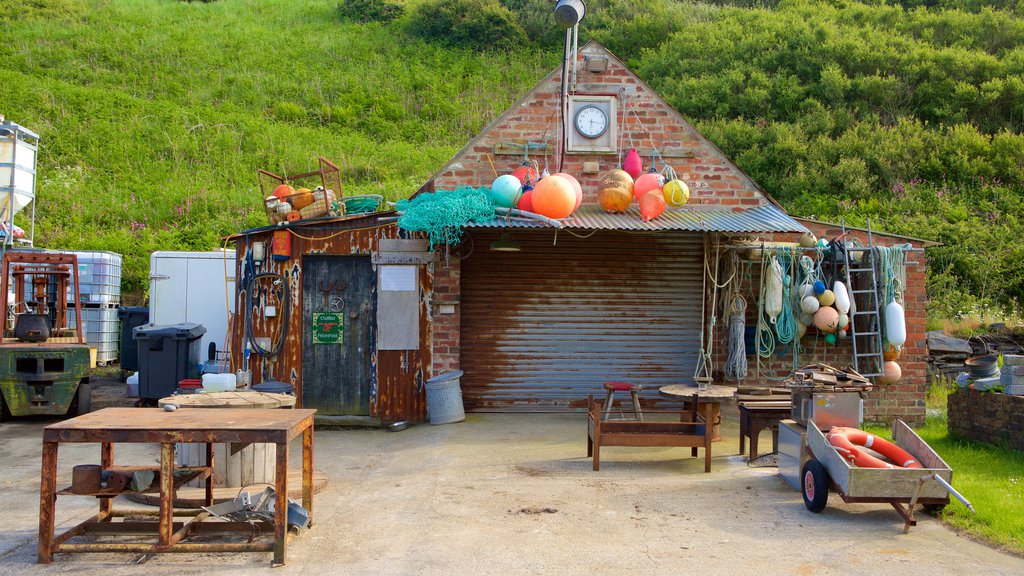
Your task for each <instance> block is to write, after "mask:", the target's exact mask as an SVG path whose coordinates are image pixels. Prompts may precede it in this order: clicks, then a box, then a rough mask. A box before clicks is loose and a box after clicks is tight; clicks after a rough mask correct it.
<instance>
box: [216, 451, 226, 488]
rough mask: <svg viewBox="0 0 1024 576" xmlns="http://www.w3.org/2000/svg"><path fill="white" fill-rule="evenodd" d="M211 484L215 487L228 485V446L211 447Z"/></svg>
mask: <svg viewBox="0 0 1024 576" xmlns="http://www.w3.org/2000/svg"><path fill="white" fill-rule="evenodd" d="M213 483H214V485H216V486H227V483H228V445H227V444H223V443H220V444H214V445H213Z"/></svg>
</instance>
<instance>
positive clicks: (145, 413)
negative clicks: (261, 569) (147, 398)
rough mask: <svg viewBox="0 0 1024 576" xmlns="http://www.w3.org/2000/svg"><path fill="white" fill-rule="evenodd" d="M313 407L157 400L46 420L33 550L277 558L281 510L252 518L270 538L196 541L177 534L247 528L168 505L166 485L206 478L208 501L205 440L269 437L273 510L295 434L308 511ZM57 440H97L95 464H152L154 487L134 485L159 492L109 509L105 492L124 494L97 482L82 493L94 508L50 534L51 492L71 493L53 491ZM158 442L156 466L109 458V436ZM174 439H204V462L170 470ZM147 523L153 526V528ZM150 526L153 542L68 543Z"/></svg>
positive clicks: (283, 505) (283, 489)
mask: <svg viewBox="0 0 1024 576" xmlns="http://www.w3.org/2000/svg"><path fill="white" fill-rule="evenodd" d="M315 413H316V410H251V409H231V408H211V409H207V410H179V411H174V412H166V411H164V410H162V409H160V408H107V409H104V410H100V411H97V412H92V413H89V414H86V415H84V416H79V417H77V418H72V419H71V420H65V421H63V422H59V423H57V424H51V425H49V426H47V427H46V428H44V429H43V459H42V472H41V483H40V491H39V556H38V561H39V563H41V564H48V563H50V562H52V561H53V554H54V553H55V552H134V553H153V552H255V551H263V552H269V551H271V550H273V552H274V560H273V565H281V564H284V562H285V545H286V542H287V536H288V517H287V513H284V514H276V515H275V517H274V522H273V524H270V523H268V522H257V524H259V525H262V528H263V529H265V530H267V531H269V529H270V528H273V532H274V541H273V542H272V543H266V542H252V541H249V542H231V543H222V542H217V543H198V542H185V540H187V539H188V537H189V536H191V535H192V534H197V533H203V532H225V531H228V532H230V531H235V530H240V531H243V532H245V533H246V534H247V535H249V536H253V535H255V533H256V532H254V530H253V526H252V525H250V524H249V523H248V522H203V521H204V520H206V519H208V518H209V517H210V514H209V513H207V512H201V511H181V510H179V511H175V510H174V508H173V498H174V491H175V490H176V488H177V487H178V486H180V485H181V484H183V483H185V482H186V481H188V480H191V479H193V478H195V477H202V478H205V479H206V503H207V504H212V503H213V479H212V473H213V444H214V443H216V442H240V443H248V442H268V443H273V444H276V445H277V458H276V459H277V472H276V479H275V480H276V482H275V486H274V488H275V490H276V501H275V503H274V504H275V506H274V508H275V510H287V509H288V443H289V442H290V441H291V440H293V439H294V438H296V437H297V436H299V435H300V434H301V435H302V505H303V507H304V508H305V509H306V510H307V511H308V512H309V514H310V519H311V521H312V517H313V414H315ZM63 442H90V443H98V444H100V445H101V450H100V460H101V462H100V464H101V466H102V467H103V468H104V469H105V470H113V471H118V472H124V473H129V474H130V473H132V472H135V471H139V470H152V471H155V472H158V473H159V476H158V483H159V488H158V489H154V488H152V487H150V488H148V489H145V490H142V492H159V494H160V510H159V512H156V513H147V512H145V511H142V512H140V511H137V510H131V511H126V510H115V509H113V505H112V504H113V502H112V500H113V498H114V497H116V496H118V495H120V494H125V492H120V493H110V492H105V491H104V490H100V491H99V492H97V493H94V494H90V495H92V496H95V497H97V498H98V499H99V512H98V513H97V514H96V515H94V516H93V517H92V518H90V519H89V520H86V521H85V522H83V523H81V524H79V525H78V526H75V527H74V528H71V529H70V530H68V531H67V532H64V533H63V534H61V535H59V536H56V537H55V535H54V517H55V508H56V503H57V496H58V495H64V494H71V491H70V489H65V490H61V491H60V492H58V491H57V449H58V447H59V446H60V444H61V443H63ZM121 442H128V443H151V444H160V465H159V466H115V465H114V444H116V443H121ZM178 442H198V443H204V444H206V465H205V466H197V467H179V468H177V470H178V471H179V472H181V473H182V474H180V475H179V476H178V477H175V475H174V472H175V466H174V445H175V444H176V443H178ZM145 515H151V516H157V518H158V521H157V522H139V521H136V520H131V521H129V520H128V519H127V518H126V519H125V521H122V522H112V519H113V518H125V517H126V516H131V517H133V518H134V517H136V516H145ZM175 516H193V518H192V519H191V520H189V521H187V522H175V521H174V517H175ZM154 528H155V530H154ZM153 532H156V533H157V541H156V543H146V542H102V543H74V544H72V543H68V540H71V539H72V538H74V537H76V536H80V535H83V534H87V533H98V534H132V535H136V534H139V533H153Z"/></svg>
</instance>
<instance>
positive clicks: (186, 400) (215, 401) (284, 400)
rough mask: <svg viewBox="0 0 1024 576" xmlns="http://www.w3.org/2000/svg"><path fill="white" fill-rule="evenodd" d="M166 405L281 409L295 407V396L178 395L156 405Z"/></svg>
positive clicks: (244, 392)
mask: <svg viewBox="0 0 1024 576" xmlns="http://www.w3.org/2000/svg"><path fill="white" fill-rule="evenodd" d="M167 404H174V405H175V406H177V407H178V408H282V407H286V406H295V396H292V395H291V394H274V393H271V392H253V391H251V390H238V391H235V392H209V393H195V394H178V395H175V396H168V397H166V398H161V399H160V402H159V403H158V405H159V406H160V407H161V408H163V407H164V406H165V405H167Z"/></svg>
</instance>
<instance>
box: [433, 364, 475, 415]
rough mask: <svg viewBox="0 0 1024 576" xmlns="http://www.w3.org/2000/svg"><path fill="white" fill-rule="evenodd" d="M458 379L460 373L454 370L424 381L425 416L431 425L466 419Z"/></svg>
mask: <svg viewBox="0 0 1024 576" xmlns="http://www.w3.org/2000/svg"><path fill="white" fill-rule="evenodd" d="M459 378H462V371H461V370H455V371H454V372H445V373H444V374H440V375H438V376H434V377H433V378H431V379H430V380H427V381H426V383H425V388H426V389H427V416H428V417H429V418H430V423H431V424H434V425H437V424H451V423H453V422H462V421H463V420H465V419H466V411H465V409H464V408H463V406H462V388H461V387H460V386H459Z"/></svg>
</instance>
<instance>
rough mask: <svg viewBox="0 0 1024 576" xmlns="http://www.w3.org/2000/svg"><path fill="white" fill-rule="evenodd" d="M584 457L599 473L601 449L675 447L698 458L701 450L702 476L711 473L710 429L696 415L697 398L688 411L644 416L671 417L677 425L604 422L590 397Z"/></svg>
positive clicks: (596, 404)
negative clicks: (677, 417)
mask: <svg viewBox="0 0 1024 576" xmlns="http://www.w3.org/2000/svg"><path fill="white" fill-rule="evenodd" d="M587 405H588V406H589V407H590V408H589V410H588V412H587V457H588V458H589V457H593V459H594V470H595V471H597V470H600V469H601V446H641V447H642V446H650V447H655V446H657V447H661V446H674V447H675V446H678V447H689V448H691V450H690V455H691V456H693V457H696V456H697V448H700V447H703V448H704V472H711V428H712V427H711V426H710V425H708V424H707V423H706V422H705V421H704V418H703V417H702V416H701V415H700V414H698V413H697V396H696V395H694V397H693V402H691V403H689V406H692V408H691V409H688V410H686V409H684V410H682V411H678V410H657V411H647V412H646V414H647V415H650V414H659V413H660V414H673V415H678V416H679V421H678V422H652V421H650V420H646V421H643V422H640V421H622V420H610V421H603V420H602V417H603V415H604V411H603V410H602V409H601V405H600V404H599V403H596V402H594V397H593V395H591V396H590V397H589V398H588V400H587Z"/></svg>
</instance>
